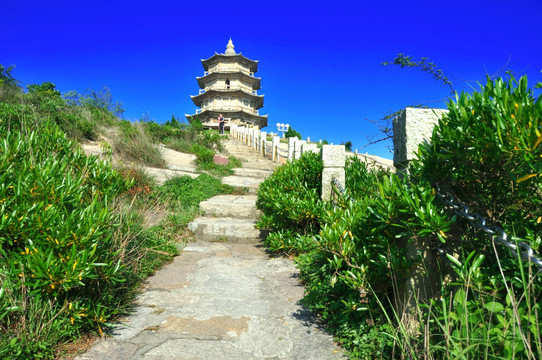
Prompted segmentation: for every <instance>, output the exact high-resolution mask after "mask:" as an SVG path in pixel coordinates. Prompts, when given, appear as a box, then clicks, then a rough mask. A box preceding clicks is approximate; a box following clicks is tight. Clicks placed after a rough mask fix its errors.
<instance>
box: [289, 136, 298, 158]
mask: <svg viewBox="0 0 542 360" xmlns="http://www.w3.org/2000/svg"><path fill="white" fill-rule="evenodd" d="M297 140H298V138H296V137H289V138H288V161H292V160H293V159H294V152H295V142H296V141H297Z"/></svg>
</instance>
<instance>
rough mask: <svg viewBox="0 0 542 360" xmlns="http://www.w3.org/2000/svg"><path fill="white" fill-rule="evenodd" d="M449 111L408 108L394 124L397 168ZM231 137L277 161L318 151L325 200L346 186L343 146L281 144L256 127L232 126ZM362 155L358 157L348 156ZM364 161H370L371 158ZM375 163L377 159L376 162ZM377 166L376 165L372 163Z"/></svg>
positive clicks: (404, 164) (405, 163)
mask: <svg viewBox="0 0 542 360" xmlns="http://www.w3.org/2000/svg"><path fill="white" fill-rule="evenodd" d="M445 112H446V110H442V109H418V108H406V109H405V110H404V111H403V112H402V113H401V114H400V115H399V116H398V117H397V118H395V119H394V121H393V133H394V137H393V143H394V151H395V152H394V156H393V163H394V166H395V168H396V169H400V170H401V169H405V168H406V167H407V166H408V163H409V162H410V160H412V159H413V158H414V156H415V153H416V150H417V147H418V144H420V143H421V142H423V141H427V139H428V138H429V137H430V136H431V133H432V130H433V127H434V126H435V124H436V123H437V121H438V119H439V118H440V117H441V116H442V114H444V113H445ZM230 134H231V135H232V136H233V138H234V139H236V140H237V141H240V142H242V143H245V144H246V145H247V146H250V147H253V148H254V151H257V152H259V153H261V154H262V155H264V156H266V157H268V158H270V159H271V160H272V161H276V162H286V161H291V160H294V159H299V158H300V157H301V155H302V154H304V153H306V152H319V153H320V155H321V157H322V161H323V165H324V170H323V172H322V199H324V200H330V199H331V195H332V192H333V190H332V182H334V183H335V184H336V185H338V186H339V187H342V188H344V186H345V172H344V167H345V163H346V156H347V152H346V151H345V146H344V145H322V146H321V147H319V146H318V144H316V143H311V142H310V141H308V139H307V140H300V139H298V138H296V137H291V138H288V143H287V144H286V143H281V141H280V137H279V136H277V135H275V134H268V133H267V132H265V131H260V130H259V129H258V128H255V127H244V126H237V125H232V126H231V128H230ZM348 154H350V155H356V156H359V154H353V153H348ZM361 157H365V161H368V160H370V159H368V156H364V155H361ZM373 161H374V160H373ZM373 165H374V164H373ZM374 166H380V167H383V168H388V169H392V170H393V167H390V166H389V165H387V164H383V163H381V164H376V165H374Z"/></svg>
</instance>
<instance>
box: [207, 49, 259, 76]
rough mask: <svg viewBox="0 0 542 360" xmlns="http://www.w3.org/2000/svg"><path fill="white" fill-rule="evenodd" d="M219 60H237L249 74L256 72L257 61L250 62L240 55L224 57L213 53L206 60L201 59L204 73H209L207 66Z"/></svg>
mask: <svg viewBox="0 0 542 360" xmlns="http://www.w3.org/2000/svg"><path fill="white" fill-rule="evenodd" d="M220 60H233V61H235V60H237V61H238V62H239V63H240V64H243V65H247V66H248V68H249V69H250V71H251V72H253V73H255V72H257V71H258V60H250V59H249V58H246V57H244V56H243V55H242V54H241V53H237V54H235V55H225V54H217V53H215V54H214V55H213V56H211V57H210V58H208V59H202V60H201V63H202V65H203V68H204V69H205V71H209V66H210V65H211V64H212V63H214V62H218V61H220Z"/></svg>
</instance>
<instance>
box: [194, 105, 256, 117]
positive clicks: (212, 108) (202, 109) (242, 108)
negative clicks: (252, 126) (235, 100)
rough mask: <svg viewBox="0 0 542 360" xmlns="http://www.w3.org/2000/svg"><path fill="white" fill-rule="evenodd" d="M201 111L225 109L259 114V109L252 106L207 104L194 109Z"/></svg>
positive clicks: (197, 111)
mask: <svg viewBox="0 0 542 360" xmlns="http://www.w3.org/2000/svg"><path fill="white" fill-rule="evenodd" d="M203 111H223V112H227V111H244V112H246V113H248V114H252V115H260V111H259V110H254V109H252V108H249V107H244V106H207V107H205V108H197V109H196V114H201V113H202V112H203Z"/></svg>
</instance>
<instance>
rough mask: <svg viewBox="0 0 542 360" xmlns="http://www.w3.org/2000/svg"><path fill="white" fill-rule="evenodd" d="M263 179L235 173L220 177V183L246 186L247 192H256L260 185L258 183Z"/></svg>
mask: <svg viewBox="0 0 542 360" xmlns="http://www.w3.org/2000/svg"><path fill="white" fill-rule="evenodd" d="M263 181H264V179H262V178H255V177H249V176H237V175H230V176H225V177H223V178H222V183H224V184H227V185H231V186H235V187H241V188H248V193H249V194H257V193H258V187H259V186H260V183H262V182H263Z"/></svg>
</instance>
